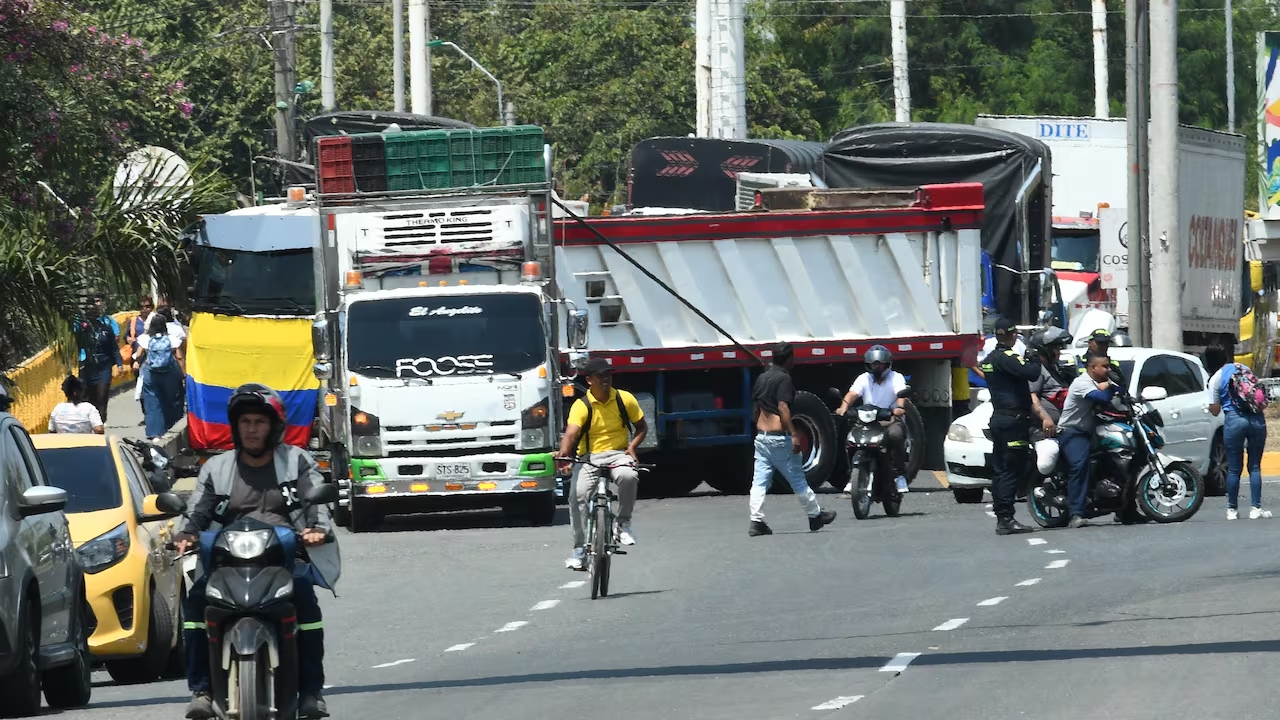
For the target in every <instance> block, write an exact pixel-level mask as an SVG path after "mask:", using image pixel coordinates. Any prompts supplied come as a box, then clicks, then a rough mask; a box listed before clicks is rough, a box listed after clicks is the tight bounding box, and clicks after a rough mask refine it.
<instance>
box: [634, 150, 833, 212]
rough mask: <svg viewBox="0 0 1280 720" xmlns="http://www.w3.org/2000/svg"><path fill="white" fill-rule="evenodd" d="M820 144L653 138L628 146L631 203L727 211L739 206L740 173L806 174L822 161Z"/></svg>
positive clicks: (645, 205) (639, 205)
mask: <svg viewBox="0 0 1280 720" xmlns="http://www.w3.org/2000/svg"><path fill="white" fill-rule="evenodd" d="M823 147H824V145H823V143H818V142H807V141H803V140H722V139H719V138H691V137H656V138H649V139H648V140H641V141H640V142H639V143H637V144H636V146H635V147H634V148H632V150H631V167H630V171H629V176H628V185H629V187H628V202H627V204H628V205H630V206H631V207H668V208H693V209H695V210H709V211H729V210H733V209H735V207H736V206H737V204H736V198H737V194H738V173H739V172H744V171H745V172H762V173H807V172H810V171H811V170H814V169H816V168H817V166H818V165H819V164H820V163H821V162H822V150H823Z"/></svg>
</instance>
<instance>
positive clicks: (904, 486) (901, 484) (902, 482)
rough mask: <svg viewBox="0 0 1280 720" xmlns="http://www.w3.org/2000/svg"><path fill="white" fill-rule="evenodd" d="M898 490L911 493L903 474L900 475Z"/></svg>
mask: <svg viewBox="0 0 1280 720" xmlns="http://www.w3.org/2000/svg"><path fill="white" fill-rule="evenodd" d="M898 492H900V493H909V492H911V488H910V487H909V486H908V485H907V479H906V478H905V477H903V476H901V475H899V476H898Z"/></svg>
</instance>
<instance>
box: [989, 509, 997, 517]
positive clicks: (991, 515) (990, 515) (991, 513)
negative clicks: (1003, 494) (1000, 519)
mask: <svg viewBox="0 0 1280 720" xmlns="http://www.w3.org/2000/svg"><path fill="white" fill-rule="evenodd" d="M987 516H988V517H995V516H996V514H995V513H994V512H992V511H991V510H988V511H987Z"/></svg>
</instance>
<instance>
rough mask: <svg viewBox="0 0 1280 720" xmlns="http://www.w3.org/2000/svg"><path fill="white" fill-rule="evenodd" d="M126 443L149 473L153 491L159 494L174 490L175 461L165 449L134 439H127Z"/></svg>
mask: <svg viewBox="0 0 1280 720" xmlns="http://www.w3.org/2000/svg"><path fill="white" fill-rule="evenodd" d="M124 443H125V444H126V445H128V446H129V447H131V448H133V449H134V451H136V452H137V453H138V462H139V464H140V465H142V469H143V470H145V471H146V472H147V475H148V478H149V479H150V480H151V487H152V489H154V490H155V491H156V492H157V493H166V492H170V491H171V490H172V489H173V477H172V476H171V471H172V470H174V468H173V466H172V463H173V460H172V458H170V457H169V456H168V454H166V453H165V451H164V449H163V448H161V447H160V446H158V445H155V444H154V443H149V442H146V441H145V440H137V439H134V438H125V439H124Z"/></svg>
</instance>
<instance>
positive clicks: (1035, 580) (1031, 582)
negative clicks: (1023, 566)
mask: <svg viewBox="0 0 1280 720" xmlns="http://www.w3.org/2000/svg"><path fill="white" fill-rule="evenodd" d="M1038 582H1040V578H1031V579H1030V580H1023V581H1022V582H1020V583H1018V587H1031V586H1032V585H1035V584H1036V583H1038Z"/></svg>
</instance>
